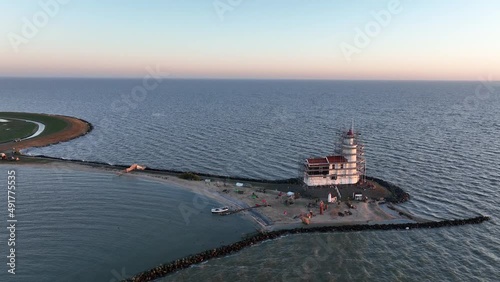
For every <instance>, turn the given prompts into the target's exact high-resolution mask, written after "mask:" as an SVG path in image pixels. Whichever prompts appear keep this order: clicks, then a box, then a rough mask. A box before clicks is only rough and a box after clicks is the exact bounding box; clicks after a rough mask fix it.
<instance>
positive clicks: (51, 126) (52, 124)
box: [0, 112, 68, 142]
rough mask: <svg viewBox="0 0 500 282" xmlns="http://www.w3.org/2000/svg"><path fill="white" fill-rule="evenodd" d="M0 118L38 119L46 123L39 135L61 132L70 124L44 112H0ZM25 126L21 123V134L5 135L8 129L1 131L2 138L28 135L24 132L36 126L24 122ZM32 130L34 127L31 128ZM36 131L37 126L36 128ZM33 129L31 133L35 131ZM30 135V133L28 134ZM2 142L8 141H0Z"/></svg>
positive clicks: (7, 138)
mask: <svg viewBox="0 0 500 282" xmlns="http://www.w3.org/2000/svg"><path fill="white" fill-rule="evenodd" d="M0 119H5V120H10V119H25V120H31V121H37V122H40V123H43V124H44V125H45V130H44V131H43V132H42V134H40V135H39V136H46V135H49V134H52V133H55V132H59V131H61V130H63V129H65V128H66V127H67V126H68V123H67V122H66V121H65V120H63V119H60V118H58V117H55V116H51V115H44V114H33V113H16V112H0ZM24 125H25V126H24V128H23V126H22V124H19V126H20V128H19V129H18V132H19V135H15V134H9V136H7V135H6V136H7V137H4V135H3V134H4V132H7V131H0V134H1V137H0V138H1V139H2V140H7V141H9V140H14V139H16V138H23V137H26V136H22V135H23V133H24V132H27V131H29V130H30V127H31V126H35V127H36V125H35V124H33V123H26V122H25V123H24ZM31 130H32V128H31ZM35 131H36V128H35ZM33 132H34V131H32V132H31V133H33ZM28 135H29V134H28ZM0 142H6V141H0Z"/></svg>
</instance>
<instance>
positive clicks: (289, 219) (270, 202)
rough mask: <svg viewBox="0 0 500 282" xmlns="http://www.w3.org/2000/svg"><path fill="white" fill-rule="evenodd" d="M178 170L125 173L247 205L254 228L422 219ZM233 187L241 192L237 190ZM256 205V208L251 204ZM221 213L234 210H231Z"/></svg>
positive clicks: (388, 208) (42, 161) (373, 203)
mask: <svg viewBox="0 0 500 282" xmlns="http://www.w3.org/2000/svg"><path fill="white" fill-rule="evenodd" d="M15 164H16V165H42V166H47V165H55V166H63V167H65V168H72V169H76V170H87V171H88V170H93V171H108V172H110V173H120V172H121V171H122V167H117V166H111V165H107V164H95V163H87V162H77V161H68V160H60V159H50V158H44V157H30V156H21V161H20V162H15ZM179 175H180V174H179V173H172V172H167V171H155V170H153V171H151V170H145V171H134V172H131V173H129V174H127V176H129V177H130V176H132V177H143V178H149V179H153V180H156V181H161V182H163V183H166V184H168V185H172V186H175V187H179V188H182V189H186V190H188V191H191V192H193V193H196V194H199V195H202V196H206V197H209V198H210V199H213V200H215V201H217V202H218V203H220V206H228V207H229V208H230V209H231V210H233V211H234V210H240V209H246V210H244V211H241V212H239V213H240V214H243V215H246V216H247V217H249V218H250V219H251V220H252V221H253V222H255V225H256V228H257V229H258V230H260V231H273V230H280V229H291V228H297V227H318V226H340V225H353V224H387V223H406V222H425V221H426V220H423V219H419V218H416V217H414V216H412V215H409V214H405V213H402V212H401V211H400V210H398V209H397V208H394V207H393V206H392V205H391V204H385V203H384V204H380V203H381V201H378V200H370V201H367V202H363V201H353V202H351V204H353V205H354V206H355V207H356V208H349V207H348V206H347V204H346V202H340V203H330V204H328V209H327V210H325V211H324V212H323V214H320V210H319V205H317V204H316V201H315V200H314V199H311V198H303V197H301V198H298V199H295V201H294V204H292V205H287V204H285V201H286V199H287V198H288V197H287V196H286V192H287V188H288V187H289V186H291V184H290V185H289V184H273V183H269V182H263V183H258V182H248V181H247V182H244V181H241V180H239V181H238V180H236V179H221V178H217V177H210V178H205V179H202V180H201V181H194V180H185V179H181V178H179V177H178V176H179ZM208 179H209V181H208ZM205 180H207V181H205ZM237 182H240V183H243V184H244V187H238V186H237V185H236V183H237ZM278 189H279V190H278ZM380 189H383V187H380ZM280 190H281V191H280ZM238 191H240V192H239V193H238ZM264 191H265V192H264ZM316 192H317V191H316ZM327 193H328V192H327V190H325V193H320V194H324V195H325V196H324V199H322V198H321V197H320V199H322V200H323V201H324V202H326V195H327ZM315 195H318V193H315ZM382 203H383V202H382ZM257 205H258V206H259V207H256V206H257ZM311 205H312V206H311ZM252 207H253V208H252ZM211 208H215V207H204V209H206V211H205V212H207V213H210V212H211V211H210V209H211ZM249 208H251V209H249ZM345 211H350V212H351V213H352V214H351V215H346V216H340V215H339V212H341V213H344V212H345ZM309 212H312V213H313V216H312V217H311V218H310V224H309V225H305V224H303V223H302V220H301V218H300V217H301V215H306V214H308V213H309ZM214 216H218V215H214ZM225 216H234V215H231V214H230V215H225Z"/></svg>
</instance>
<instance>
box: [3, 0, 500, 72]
mask: <svg viewBox="0 0 500 282" xmlns="http://www.w3.org/2000/svg"><path fill="white" fill-rule="evenodd" d="M0 35H1V36H0V76H7V77H33V76H34V77H39V76H41V77H143V76H145V75H147V68H149V69H151V68H152V69H156V70H161V73H162V75H163V76H168V77H172V78H237V79H241V78H249V79H254V78H264V79H341V80H344V79H361V80H365V79H366V80H478V79H479V78H480V77H492V78H493V79H494V80H499V79H500V1H496V0H475V1H468V0H442V1H430V0H421V1H417V0H408V1H404V0H401V1H398V0H384V1H380V0H371V1H363V0H360V1H352V0H350V1H334V0H189V1H187V0H170V1H169V0H148V1H141V0H136V1H131V0H101V1H95V0H36V1H33V0H24V1H15V0H0Z"/></svg>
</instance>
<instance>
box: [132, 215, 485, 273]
mask: <svg viewBox="0 0 500 282" xmlns="http://www.w3.org/2000/svg"><path fill="white" fill-rule="evenodd" d="M488 220H490V217H488V216H482V215H481V216H477V217H473V218H467V219H452V220H441V221H434V222H425V223H398V224H373V225H367V224H364V225H343V226H320V227H310V228H294V229H283V230H277V231H271V232H261V233H257V234H256V235H253V236H249V237H247V238H245V239H243V240H241V241H239V242H236V243H233V244H230V245H225V246H221V247H218V248H215V249H211V250H206V251H204V252H201V253H198V254H195V255H190V256H187V257H184V258H181V259H177V260H174V261H171V262H169V263H166V264H162V265H159V266H157V267H155V268H153V269H150V270H147V271H144V272H142V273H139V274H137V275H135V276H133V277H132V278H129V279H126V280H123V281H128V282H142V281H152V280H155V279H158V278H161V277H164V276H166V275H168V274H171V273H173V272H176V271H179V270H182V269H185V268H188V267H190V266H192V265H194V264H199V263H202V262H204V261H207V260H210V259H213V258H218V257H223V256H227V255H229V254H232V253H235V252H238V251H241V250H242V249H244V248H246V247H250V246H252V245H255V244H258V243H261V242H263V241H267V240H272V239H276V238H278V237H281V236H284V235H290V234H300V233H327V232H356V231H368V230H408V229H417V228H419V229H422V228H441V227H451V226H461V225H466V224H480V223H483V222H484V221H488Z"/></svg>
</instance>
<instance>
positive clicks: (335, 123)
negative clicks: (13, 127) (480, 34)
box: [0, 78, 500, 281]
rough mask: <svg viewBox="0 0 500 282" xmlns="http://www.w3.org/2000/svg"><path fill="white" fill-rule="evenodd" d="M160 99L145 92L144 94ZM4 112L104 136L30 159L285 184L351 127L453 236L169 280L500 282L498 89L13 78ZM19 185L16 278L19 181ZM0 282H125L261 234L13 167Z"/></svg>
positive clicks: (211, 265)
mask: <svg viewBox="0 0 500 282" xmlns="http://www.w3.org/2000/svg"><path fill="white" fill-rule="evenodd" d="M145 86H146V87H145ZM0 99H1V103H0V111H22V112H36V113H48V114H61V115H68V116H74V117H78V118H81V119H84V120H86V121H88V122H90V123H92V125H93V127H94V128H93V130H92V131H91V133H89V134H87V135H85V136H83V137H80V138H78V139H75V140H72V141H69V142H65V143H60V144H56V145H52V146H48V147H44V148H34V149H28V150H25V151H24V153H26V154H31V155H46V156H51V157H58V158H64V159H76V160H85V161H95V162H103V163H108V164H120V165H130V164H132V163H139V164H143V165H146V166H148V167H152V168H159V169H172V170H182V171H194V172H203V173H210V174H217V175H222V176H236V177H238V176H239V177H248V178H257V179H285V178H292V177H298V176H299V175H300V172H299V171H300V169H299V168H300V163H301V162H302V161H303V159H304V158H306V157H310V156H322V155H326V154H331V153H332V152H334V150H335V149H336V144H337V143H338V141H339V134H340V133H341V132H342V131H344V130H346V129H348V128H349V127H351V126H353V127H354V129H355V130H356V131H358V132H360V138H361V139H362V141H363V143H364V144H365V157H366V160H367V175H370V176H374V177H377V178H382V179H384V180H386V181H389V182H392V183H394V184H396V185H398V186H400V187H401V188H403V189H404V190H405V191H407V192H408V193H410V195H411V200H410V201H408V202H406V203H404V204H401V205H400V208H401V209H403V210H405V211H408V212H410V213H413V214H415V215H418V216H420V217H423V218H427V219H436V220H438V219H455V218H466V217H472V216H477V215H480V214H481V215H488V216H491V217H492V220H491V221H489V222H486V223H482V224H479V225H468V226H460V227H448V228H440V229H428V230H423V229H418V230H403V231H401V230H397V231H396V230H392V231H364V232H351V233H328V234H302V235H289V236H285V237H282V238H279V239H275V240H271V241H266V242H263V243H260V244H257V245H255V246H253V247H250V248H247V249H244V250H243V251H241V252H238V253H235V254H233V255H230V256H227V257H223V258H218V259H213V260H210V261H208V262H205V263H203V264H200V265H196V266H193V267H190V268H188V269H186V270H183V271H180V272H177V273H175V274H172V275H169V276H167V277H165V278H162V279H158V280H157V281H498V277H500V243H499V242H500V241H499V239H500V227H499V225H498V217H497V216H498V215H499V214H500V193H499V190H500V161H499V160H500V83H498V82H492V81H481V80H478V81H468V82H450V81H323V80H209V79H205V80H203V79H198V80H196V79H162V80H160V79H159V80H158V81H156V83H151V81H150V84H147V85H145V84H144V81H143V79H83V78H82V79H73V78H1V79H0ZM10 170H15V171H16V184H17V186H16V211H15V212H16V218H17V222H16V274H15V275H12V274H10V273H8V272H7V271H8V269H9V266H8V265H7V264H6V263H7V262H8V258H7V256H8V255H9V254H8V251H9V248H10V247H8V246H7V239H8V236H9V234H8V232H7V231H8V230H7V229H6V227H7V226H8V223H7V219H8V217H7V216H8V214H7V174H8V171H10ZM0 178H2V179H3V180H1V182H2V183H4V184H3V188H2V186H0V188H1V189H3V191H4V192H2V194H3V195H4V196H2V199H3V200H1V202H0V207H1V206H3V208H0V221H2V222H3V223H2V225H3V228H2V229H1V230H3V231H1V232H0V236H1V241H0V242H1V243H0V254H1V257H3V259H2V260H3V261H4V263H3V264H2V266H0V281H120V280H122V279H124V278H127V277H130V276H132V275H134V274H136V273H138V272H140V271H143V270H146V269H149V268H152V267H154V266H156V265H159V264H161V263H166V262H169V261H171V260H173V259H176V258H180V257H183V256H186V255H189V254H193V253H196V252H200V251H204V250H207V249H210V248H215V247H217V246H220V245H224V244H229V243H232V242H235V241H238V240H239V239H240V238H242V236H246V235H247V234H250V233H252V232H254V231H255V225H254V223H253V222H252V221H251V220H250V219H249V218H248V217H247V216H245V215H234V216H227V217H217V216H212V215H211V214H210V212H209V210H210V208H211V207H215V206H217V205H218V204H219V203H217V202H214V200H211V199H208V198H206V197H204V196H200V195H197V194H193V193H192V192H189V191H187V190H185V189H182V188H180V187H175V186H173V185H171V184H167V183H165V182H161V181H159V180H155V179H150V178H145V177H140V176H136V175H126V176H117V175H116V174H114V173H112V172H108V171H99V170H95V169H90V168H83V167H79V166H73V165H59V164H53V165H45V166H42V165H15V164H10V163H0Z"/></svg>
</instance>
